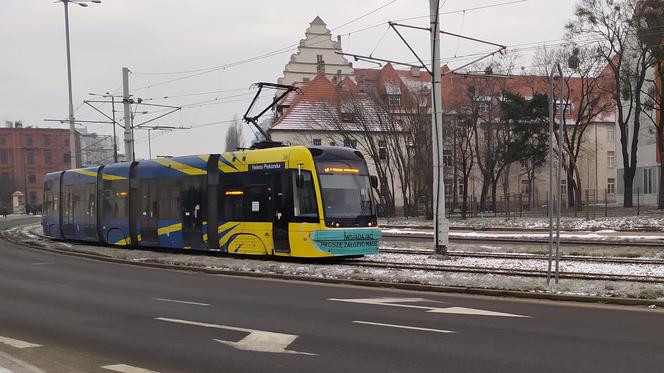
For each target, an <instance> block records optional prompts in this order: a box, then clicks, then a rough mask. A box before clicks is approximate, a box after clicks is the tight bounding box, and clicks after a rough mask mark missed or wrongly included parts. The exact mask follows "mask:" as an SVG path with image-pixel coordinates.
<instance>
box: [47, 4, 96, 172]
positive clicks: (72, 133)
mask: <svg viewBox="0 0 664 373" xmlns="http://www.w3.org/2000/svg"><path fill="white" fill-rule="evenodd" d="M57 2H61V3H63V4H64V6H65V39H66V42H67V85H68V87H69V152H70V153H71V156H70V160H71V168H76V166H77V159H78V157H77V156H76V128H75V126H74V104H73V102H72V89H71V57H70V52H69V3H73V4H76V5H79V6H82V7H87V6H88V4H86V3H88V2H90V3H97V4H99V3H101V0H59V1H57Z"/></svg>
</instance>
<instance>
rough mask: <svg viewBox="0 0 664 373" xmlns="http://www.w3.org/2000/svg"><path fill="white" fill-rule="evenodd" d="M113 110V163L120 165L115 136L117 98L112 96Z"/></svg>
mask: <svg viewBox="0 0 664 373" xmlns="http://www.w3.org/2000/svg"><path fill="white" fill-rule="evenodd" d="M111 110H112V111H113V162H115V163H118V137H117V135H116V134H115V96H113V95H111Z"/></svg>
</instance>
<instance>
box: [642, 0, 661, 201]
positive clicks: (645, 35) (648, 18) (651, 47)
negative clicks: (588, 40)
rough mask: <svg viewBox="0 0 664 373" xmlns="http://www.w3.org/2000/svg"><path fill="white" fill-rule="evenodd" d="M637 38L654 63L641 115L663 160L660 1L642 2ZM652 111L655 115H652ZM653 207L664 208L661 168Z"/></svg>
mask: <svg viewBox="0 0 664 373" xmlns="http://www.w3.org/2000/svg"><path fill="white" fill-rule="evenodd" d="M637 25H638V27H639V30H638V36H639V39H640V40H641V44H642V45H644V46H645V48H646V49H647V50H648V51H649V52H650V56H651V58H652V59H653V64H654V77H653V78H650V77H647V78H646V84H647V86H646V88H645V89H644V92H643V94H644V95H645V97H646V102H645V107H644V109H645V110H644V114H645V115H646V116H647V117H648V119H649V120H650V121H651V122H652V124H653V125H654V126H655V129H656V134H657V135H656V144H657V152H658V153H659V154H658V156H659V160H660V162H663V161H664V114H663V113H662V108H663V107H664V1H662V0H643V1H642V2H641V7H640V9H639V12H638V22H637ZM653 112H656V113H659V114H658V115H657V114H655V115H653ZM657 197H658V198H657V208H658V209H664V167H661V166H660V168H659V194H658V196H657Z"/></svg>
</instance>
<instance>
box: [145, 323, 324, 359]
mask: <svg viewBox="0 0 664 373" xmlns="http://www.w3.org/2000/svg"><path fill="white" fill-rule="evenodd" d="M155 319H156V320H160V321H166V322H172V323H178V324H185V325H194V326H202V327H205V328H215V329H225V330H233V331H239V332H245V333H249V335H248V336H246V337H244V338H242V339H241V340H240V341H238V342H230V341H223V340H220V339H215V341H217V342H219V343H223V344H225V345H227V346H231V347H234V348H237V349H238V350H245V351H257V352H275V353H284V354H302V355H316V354H312V353H308V352H299V351H293V350H287V349H286V348H287V347H288V346H289V345H290V344H291V343H293V342H294V341H295V340H296V339H297V337H298V336H297V335H293V334H284V333H275V332H268V331H264V330H255V329H247V328H238V327H235V326H226V325H219V324H209V323H204V322H198V321H189V320H180V319H169V318H166V317H157V318H155Z"/></svg>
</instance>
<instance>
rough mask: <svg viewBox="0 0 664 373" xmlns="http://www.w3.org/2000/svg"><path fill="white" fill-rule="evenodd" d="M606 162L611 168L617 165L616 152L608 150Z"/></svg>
mask: <svg viewBox="0 0 664 373" xmlns="http://www.w3.org/2000/svg"><path fill="white" fill-rule="evenodd" d="M606 164H607V167H609V168H615V167H616V152H614V151H613V150H609V151H607V152H606Z"/></svg>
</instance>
